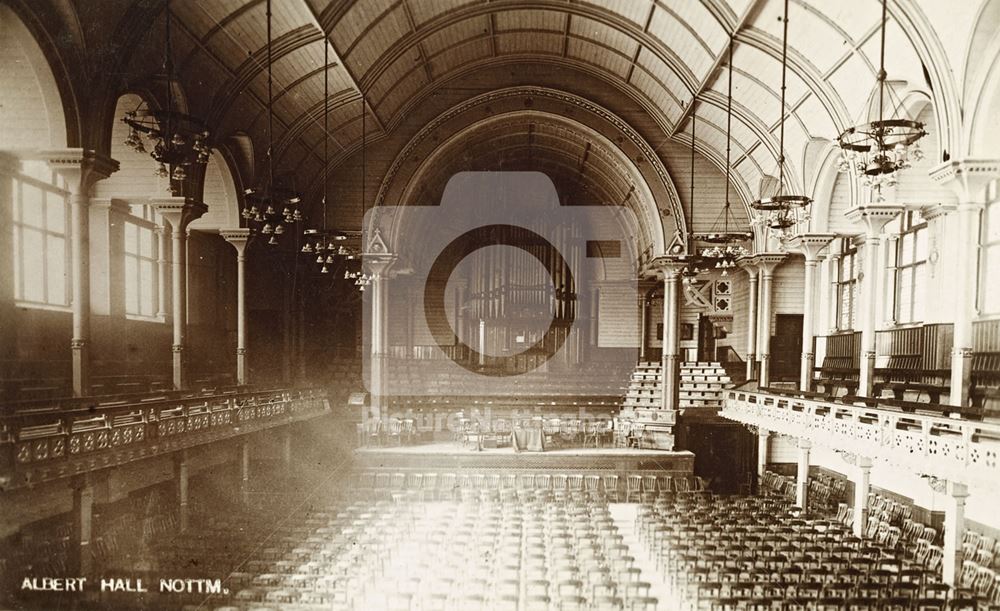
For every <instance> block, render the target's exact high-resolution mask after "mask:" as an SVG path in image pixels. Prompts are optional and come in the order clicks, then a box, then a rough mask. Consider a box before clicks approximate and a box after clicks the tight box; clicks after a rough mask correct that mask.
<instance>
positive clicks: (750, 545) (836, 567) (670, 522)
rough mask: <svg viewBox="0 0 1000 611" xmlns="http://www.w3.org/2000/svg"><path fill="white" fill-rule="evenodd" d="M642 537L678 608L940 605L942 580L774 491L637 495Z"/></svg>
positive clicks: (944, 595) (943, 604)
mask: <svg viewBox="0 0 1000 611" xmlns="http://www.w3.org/2000/svg"><path fill="white" fill-rule="evenodd" d="M637 523H638V528H639V531H640V532H641V533H642V535H643V540H644V541H645V542H646V543H647V545H648V547H649V548H650V549H651V550H652V552H653V555H654V556H655V557H656V558H657V560H658V563H659V566H660V568H661V570H662V571H663V572H664V575H663V576H664V578H665V579H666V580H667V581H668V583H669V586H670V598H671V599H672V600H673V601H674V602H675V603H677V605H676V607H674V608H684V609H752V610H758V609H777V608H781V609H831V610H832V609H865V610H868V609H871V610H875V609H910V608H919V609H945V608H947V604H948V603H947V600H948V598H949V596H950V595H951V592H950V588H949V587H948V586H947V585H945V584H943V583H940V581H939V578H938V574H937V573H936V572H935V571H932V570H928V569H927V568H926V567H925V566H922V565H920V564H919V563H918V562H914V561H911V560H909V559H907V558H904V557H903V555H902V554H901V553H900V552H899V551H898V550H897V549H893V548H891V547H889V546H886V545H880V544H878V543H876V542H871V541H865V540H862V539H859V538H856V537H853V536H852V535H851V534H850V532H849V531H848V530H847V528H845V527H844V526H843V525H841V524H838V523H837V522H835V521H832V520H822V519H820V520H817V519H806V518H803V517H799V515H798V509H797V508H793V507H791V505H790V502H789V501H788V500H787V499H784V498H780V497H724V498H714V499H708V498H697V497H695V498H682V499H674V500H672V501H656V502H654V503H650V504H645V505H644V506H643V507H642V508H641V509H640V512H639V514H638V518H637Z"/></svg>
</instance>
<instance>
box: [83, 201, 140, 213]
mask: <svg viewBox="0 0 1000 611" xmlns="http://www.w3.org/2000/svg"><path fill="white" fill-rule="evenodd" d="M90 205H91V206H92V207H94V208H99V209H101V208H103V209H107V211H108V212H113V213H116V214H122V215H126V216H128V215H131V214H132V209H131V208H130V207H129V205H128V202H127V201H125V200H123V199H117V198H113V197H112V198H107V197H103V198H99V199H98V198H91V200H90Z"/></svg>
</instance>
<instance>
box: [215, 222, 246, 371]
mask: <svg viewBox="0 0 1000 611" xmlns="http://www.w3.org/2000/svg"><path fill="white" fill-rule="evenodd" d="M219 235H221V236H222V237H223V238H225V240H226V241H227V242H229V243H230V244H232V245H233V248H235V249H236V383H237V384H239V385H241V386H242V385H244V384H247V383H248V382H247V315H246V248H247V240H248V239H249V238H250V230H249V229H244V228H234V229H223V230H221V231H220V232H219Z"/></svg>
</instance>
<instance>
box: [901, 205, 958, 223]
mask: <svg viewBox="0 0 1000 611" xmlns="http://www.w3.org/2000/svg"><path fill="white" fill-rule="evenodd" d="M906 208H907V209H908V210H917V211H919V212H920V216H922V217H924V220H928V221H932V220H934V219H936V218H937V217H939V216H944V215H946V214H948V213H949V212H954V211H955V210H957V209H958V206H956V205H955V204H944V203H939V204H922V205H913V206H911V205H907V206H906Z"/></svg>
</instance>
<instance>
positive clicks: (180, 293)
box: [150, 197, 208, 390]
mask: <svg viewBox="0 0 1000 611" xmlns="http://www.w3.org/2000/svg"><path fill="white" fill-rule="evenodd" d="M150 204H151V205H152V206H154V207H155V208H156V211H157V212H159V213H160V216H162V217H163V219H164V221H166V222H167V223H169V224H170V235H171V238H172V239H171V241H172V246H173V248H172V252H171V269H170V280H171V284H172V288H173V290H172V291H171V299H170V302H171V306H173V312H171V318H172V319H173V323H174V324H173V327H174V339H173V345H172V346H171V352H172V353H173V372H174V373H173V378H174V388H175V389H177V390H180V389H183V388H185V387H186V385H187V378H186V375H185V373H186V372H185V370H184V365H185V363H184V335H185V328H186V326H187V325H186V322H187V311H186V307H185V306H186V305H187V290H186V288H187V286H186V285H187V257H186V251H187V248H186V241H187V240H186V239H185V238H186V237H187V226H188V224H190V223H191V222H192V221H194V220H196V219H198V218H201V216H202V215H203V214H205V212H207V211H208V206H206V205H205V204H203V203H201V202H198V201H195V200H193V199H190V198H186V197H164V198H157V199H153V200H151V201H150Z"/></svg>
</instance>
